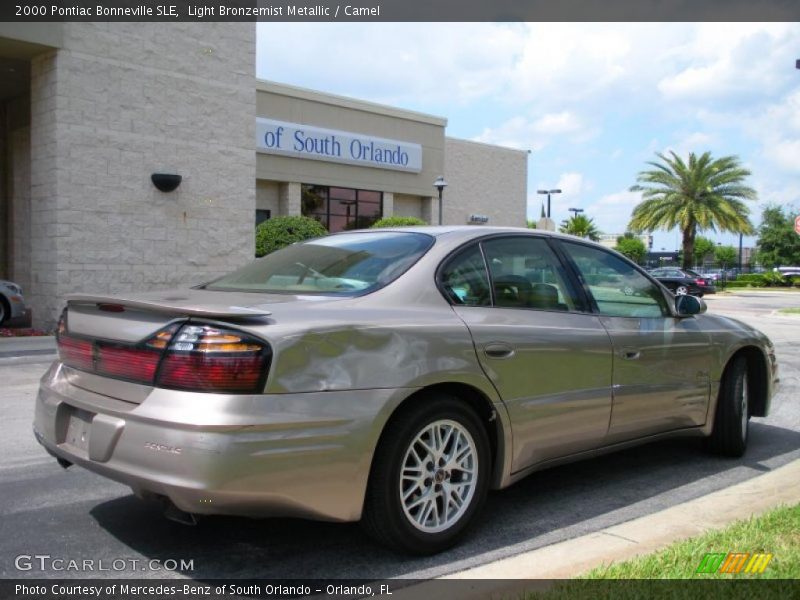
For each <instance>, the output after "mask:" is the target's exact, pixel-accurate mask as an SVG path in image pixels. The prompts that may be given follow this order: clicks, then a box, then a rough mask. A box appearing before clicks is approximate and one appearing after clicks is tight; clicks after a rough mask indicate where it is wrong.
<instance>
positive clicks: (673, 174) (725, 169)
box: [628, 152, 757, 268]
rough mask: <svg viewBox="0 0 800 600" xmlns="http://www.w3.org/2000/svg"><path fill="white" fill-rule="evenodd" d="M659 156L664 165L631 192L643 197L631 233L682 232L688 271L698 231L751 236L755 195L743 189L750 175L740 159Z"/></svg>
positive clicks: (706, 154) (656, 165)
mask: <svg viewBox="0 0 800 600" xmlns="http://www.w3.org/2000/svg"><path fill="white" fill-rule="evenodd" d="M670 155H671V156H669V157H668V156H666V155H664V154H657V156H658V158H659V159H660V161H661V162H655V161H653V162H648V163H647V164H648V165H650V166H651V167H653V168H652V169H650V170H646V171H641V172H640V173H639V175H638V176H637V177H636V180H637V182H638V183H637V184H636V185H634V186H632V187H631V188H630V189H631V191H633V192H642V202H640V203H639V204H638V205H637V206H636V207H635V208H634V209H633V215H632V217H631V221H630V224H629V225H628V227H629V228H630V229H631V230H633V231H636V232H640V231H650V232H651V231H655V230H656V229H666V230H670V229H673V228H674V227H678V228H679V229H680V231H681V234H682V236H683V241H682V247H683V266H684V268H690V267H691V266H692V265H691V261H692V258H693V257H694V246H695V239H696V238H697V232H698V231H704V230H711V231H731V232H734V233H746V234H747V233H752V232H753V225H752V223H751V222H750V219H749V216H748V215H749V214H750V209H749V208H748V207H747V205H746V204H745V203H744V200H755V199H756V198H757V194H756V191H755V190H754V189H753V188H751V187H748V186H747V185H745V184H744V181H745V180H746V179H747V177H749V176H750V171H748V170H747V169H745V168H744V167H742V166H741V164H740V163H739V159H738V158H737V157H736V156H723V157H722V158H717V159H714V158H712V157H711V153H710V152H704V153H703V154H701V155H700V156H697V155H696V154H695V153H694V152H691V153H690V154H689V160H688V161H686V162H685V161H684V160H683V159H681V158H680V157H679V156H678V155H677V154H675V153H674V152H670Z"/></svg>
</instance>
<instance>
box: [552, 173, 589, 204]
mask: <svg viewBox="0 0 800 600" xmlns="http://www.w3.org/2000/svg"><path fill="white" fill-rule="evenodd" d="M556 189H559V190H561V193H562V194H563V195H564V198H577V197H579V196H580V195H581V193H582V192H583V190H584V183H583V175H581V174H580V173H562V174H561V177H559V178H558V183H557V184H556Z"/></svg>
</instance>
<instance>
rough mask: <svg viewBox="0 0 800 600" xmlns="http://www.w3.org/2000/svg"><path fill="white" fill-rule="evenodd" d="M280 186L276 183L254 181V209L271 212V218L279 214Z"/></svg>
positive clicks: (261, 180) (260, 180)
mask: <svg viewBox="0 0 800 600" xmlns="http://www.w3.org/2000/svg"><path fill="white" fill-rule="evenodd" d="M280 194H281V186H280V183H278V182H277V181H265V180H263V179H259V180H258V181H256V208H261V209H266V210H271V211H272V216H273V217H277V216H278V215H279V214H281V213H280V197H281V195H280Z"/></svg>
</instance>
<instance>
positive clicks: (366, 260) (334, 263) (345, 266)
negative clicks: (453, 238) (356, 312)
mask: <svg viewBox="0 0 800 600" xmlns="http://www.w3.org/2000/svg"><path fill="white" fill-rule="evenodd" d="M433 242H434V238H433V237H432V236H430V235H426V234H423V233H411V232H398V231H383V232H375V233H346V234H340V235H332V236H328V237H323V238H318V239H315V240H310V241H307V242H302V243H299V244H293V245H291V246H288V247H286V248H282V249H281V250H278V251H277V252H273V253H272V254H268V255H267V256H264V257H262V258H259V259H257V260H255V261H254V262H252V263H250V264H249V265H247V266H245V267H242V268H241V269H238V270H236V271H234V272H233V273H230V274H228V275H224V276H223V277H221V278H219V279H217V280H216V281H213V282H211V283H209V284H207V285H205V286H204V289H207V290H219V291H225V290H228V291H245V292H271V293H292V294H324V295H342V296H348V295H360V294H366V293H369V292H371V291H374V290H376V289H378V288H381V287H383V286H385V285H387V284H389V283H391V282H392V281H394V280H395V279H397V278H398V277H399V276H400V275H402V274H403V273H404V272H405V271H406V270H408V268H409V267H411V265H413V264H414V263H416V262H417V261H418V260H419V259H420V257H421V256H422V255H423V254H425V252H427V251H428V249H429V248H430V247H431V246H432V245H433Z"/></svg>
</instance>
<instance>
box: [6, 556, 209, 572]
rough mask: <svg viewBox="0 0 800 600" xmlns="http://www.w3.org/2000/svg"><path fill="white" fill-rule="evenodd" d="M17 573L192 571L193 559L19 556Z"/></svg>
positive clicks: (16, 559)
mask: <svg viewBox="0 0 800 600" xmlns="http://www.w3.org/2000/svg"><path fill="white" fill-rule="evenodd" d="M14 567H16V569H17V571H71V572H79V573H92V572H96V571H117V572H119V571H194V559H189V560H186V559H183V558H180V559H176V558H166V559H163V558H152V559H147V560H143V559H140V558H112V559H108V558H101V559H94V558H64V557H59V556H52V555H50V554H20V555H18V556H17V557H16V558H15V559H14Z"/></svg>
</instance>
